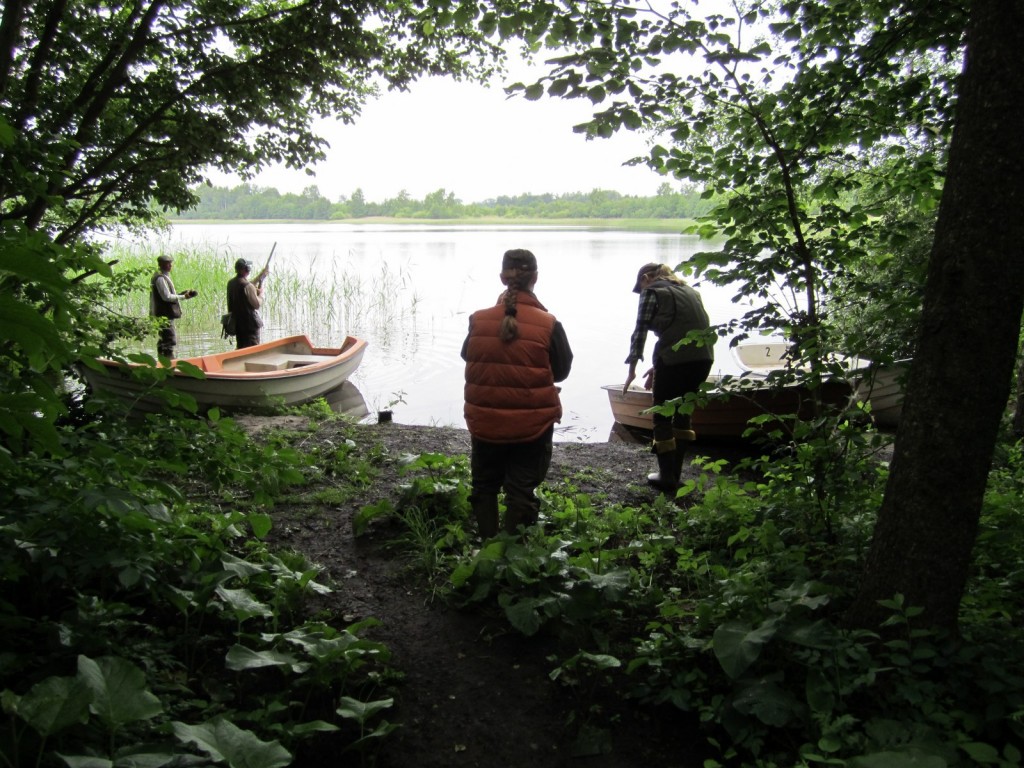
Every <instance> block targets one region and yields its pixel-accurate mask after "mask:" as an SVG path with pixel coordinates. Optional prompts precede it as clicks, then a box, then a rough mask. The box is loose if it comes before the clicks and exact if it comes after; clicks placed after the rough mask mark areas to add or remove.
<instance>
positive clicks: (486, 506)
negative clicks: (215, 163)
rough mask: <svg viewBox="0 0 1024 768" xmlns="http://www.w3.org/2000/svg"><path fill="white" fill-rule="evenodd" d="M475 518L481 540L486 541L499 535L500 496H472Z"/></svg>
mask: <svg viewBox="0 0 1024 768" xmlns="http://www.w3.org/2000/svg"><path fill="white" fill-rule="evenodd" d="M469 503H470V506H471V507H472V508H473V517H475V518H476V530H477V533H479V534H480V540H481V541H486V540H487V539H492V538H494V537H495V536H497V535H498V496H497V494H493V495H491V494H487V495H481V496H470V499H469Z"/></svg>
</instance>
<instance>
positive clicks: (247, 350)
mask: <svg viewBox="0 0 1024 768" xmlns="http://www.w3.org/2000/svg"><path fill="white" fill-rule="evenodd" d="M350 341H351V342H352V343H351V344H350V343H349V342H350ZM293 343H300V344H305V345H306V346H308V347H309V350H310V351H309V354H312V355H330V359H328V360H323V361H320V362H316V363H310V364H308V365H300V366H296V367H294V368H285V369H281V370H275V371H225V370H213V371H209V370H206V369H205V368H204V367H203V365H202V364H201V362H200V363H197V362H196V361H202V360H209V359H216V360H218V361H220V362H223V361H224V360H239V359H245V358H248V357H251V358H254V359H258V358H259V356H260V355H261V354H264V353H268V352H273V351H274V349H275V348H276V347H282V346H285V345H286V344H293ZM366 346H367V342H366V340H365V339H360V338H358V337H356V336H346V337H345V343H344V344H343V345H342V346H341V347H316V346H314V345H313V342H312V341H310V339H309V337H308V336H306V335H305V334H299V335H295V336H285V337H283V338H280V339H274V340H273V341H268V342H265V343H263V344H258V345H256V347H243V348H242V349H232V350H227V351H225V352H214V353H212V354H209V355H196V356H194V357H181V358H175V359H174V360H172V365H176V364H177V363H180V362H185V363H188V364H189V365H192V366H194V367H196V368H198V369H199V370H200V371H202V372H203V374H204V375H203V378H205V379H207V380H213V381H266V380H270V379H286V378H292V377H296V376H309V375H311V374H315V373H320V372H323V371H330V370H332V369H334V368H336V367H338V366H339V365H344V364H346V363H349V362H351V361H352V359H353V358H354V357H356V356H357V355H361V354H362V353H363V352H364V351H365V349H366ZM98 362H100V363H102V365H103V366H104V368H106V369H107V370H108V371H125V372H127V371H129V370H131V369H134V368H142V367H145V364H144V363H123V362H119V361H117V360H111V359H109V358H98ZM157 367H160V368H162V367H164V366H163V365H162V364H159V363H158V364H157ZM173 373H174V376H175V377H176V378H180V379H193V380H196V381H202V378H200V377H198V376H193V375H191V374H190V373H187V372H185V371H182V370H181V369H179V368H177V367H175V368H174V370H173Z"/></svg>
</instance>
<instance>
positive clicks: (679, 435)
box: [673, 429, 697, 488]
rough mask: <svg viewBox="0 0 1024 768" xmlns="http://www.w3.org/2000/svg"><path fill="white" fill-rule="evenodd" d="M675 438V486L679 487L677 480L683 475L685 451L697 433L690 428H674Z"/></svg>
mask: <svg viewBox="0 0 1024 768" xmlns="http://www.w3.org/2000/svg"><path fill="white" fill-rule="evenodd" d="M673 432H674V434H675V438H676V467H675V469H676V474H675V480H676V487H677V488H678V487H679V481H680V480H682V477H683V467H684V466H686V461H685V459H686V451H687V449H688V448H690V446H691V444H692V443H693V441H694V440H696V439H697V433H696V432H694V431H693V430H692V429H676V430H673Z"/></svg>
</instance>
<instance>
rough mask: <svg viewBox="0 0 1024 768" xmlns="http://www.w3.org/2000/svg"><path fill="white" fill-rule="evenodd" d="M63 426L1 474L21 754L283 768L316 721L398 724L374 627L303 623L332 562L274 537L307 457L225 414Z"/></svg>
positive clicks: (8, 646) (383, 727)
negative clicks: (277, 512) (279, 505)
mask: <svg viewBox="0 0 1024 768" xmlns="http://www.w3.org/2000/svg"><path fill="white" fill-rule="evenodd" d="M60 439H61V441H62V446H63V448H64V451H63V455H62V456H60V457H50V458H42V457H39V458H35V459H34V460H32V461H22V462H19V464H18V465H17V466H16V467H8V468H6V469H5V471H4V478H3V479H4V482H3V483H2V487H3V489H4V490H3V492H2V493H3V505H2V508H3V512H2V514H0V521H2V524H0V550H2V551H3V553H4V556H3V558H2V562H3V563H4V565H3V567H2V569H0V582H2V585H3V590H2V592H3V594H4V595H5V597H4V599H3V600H2V601H0V625H2V626H4V628H5V629H4V638H5V643H4V651H3V653H2V654H0V691H2V693H0V703H2V706H3V720H4V721H6V722H5V726H4V727H3V728H0V754H3V755H4V756H5V760H6V762H5V763H4V764H5V765H6V766H11V767H17V766H28V765H39V764H57V763H58V761H63V762H64V763H65V764H67V765H72V766H84V765H96V766H100V765H109V766H117V765H125V766H127V765H137V764H139V763H140V762H144V763H146V764H165V763H168V762H172V761H175V760H189V759H198V758H196V757H195V756H196V755H199V754H201V755H203V756H204V757H203V760H204V761H207V762H216V763H226V764H229V765H242V764H245V765H251V766H281V765H287V764H288V763H290V762H291V760H292V754H293V753H294V751H295V750H296V749H300V748H301V747H302V743H303V741H304V740H306V739H309V738H311V737H313V736H316V735H318V734H334V735H335V737H337V738H339V740H340V743H341V744H342V745H343V747H347V748H350V749H363V748H365V747H367V746H369V745H370V744H371V743H372V741H373V740H374V739H375V738H378V737H380V736H383V735H386V734H387V733H388V732H390V730H391V729H392V728H393V726H391V725H390V724H388V723H387V722H386V720H383V718H382V716H381V713H382V712H383V710H385V709H386V708H387V707H388V706H390V702H391V699H390V697H389V696H387V695H381V694H382V693H385V694H386V687H387V686H386V684H387V680H388V675H389V672H388V659H389V653H388V651H387V648H386V647H384V646H383V645H381V644H380V643H376V642H371V641H368V640H366V639H364V638H362V637H361V634H362V633H363V632H364V631H365V630H366V629H367V628H368V627H369V626H371V625H372V623H369V622H364V623H361V624H356V625H353V626H351V627H348V628H345V629H339V628H337V627H334V626H330V625H327V624H323V623H317V622H311V621H308V620H305V619H304V618H303V613H304V611H303V604H304V600H305V598H306V596H307V595H310V594H313V593H317V592H324V591H328V587H327V586H326V585H324V584H322V583H321V582H320V581H319V568H317V567H315V566H314V565H312V564H310V563H309V562H307V561H306V560H305V559H304V558H303V557H301V556H299V555H295V554H289V553H281V554H275V553H274V552H272V551H271V550H270V549H269V547H268V546H267V544H266V542H265V540H264V537H265V536H266V535H267V533H268V532H269V530H270V527H271V518H270V516H269V514H268V510H269V506H270V505H271V504H272V502H273V500H274V499H275V498H276V497H278V496H279V495H280V494H281V493H282V492H284V491H286V490H287V489H289V488H292V487H294V486H296V485H297V484H300V483H302V482H304V478H305V477H306V474H307V472H309V471H310V466H309V463H308V462H309V460H308V458H307V457H305V456H303V455H301V454H299V453H298V452H296V451H294V450H286V449H285V448H284V446H282V445H277V446H275V445H273V444H272V443H271V444H257V443H254V442H253V441H251V440H249V439H248V438H246V436H245V435H243V434H242V432H241V431H240V430H239V429H238V428H237V426H235V425H234V423H233V422H232V421H231V420H228V419H223V420H222V419H218V418H216V414H213V418H210V419H208V420H197V419H194V418H176V417H174V416H171V415H167V414H164V415H162V416H161V417H160V421H159V423H157V424H154V425H151V428H147V426H146V425H144V424H142V425H139V424H135V425H131V426H127V425H125V424H124V423H123V421H122V420H119V419H105V420H104V419H100V420H97V421H94V422H93V423H92V424H90V425H89V426H83V427H79V428H78V429H76V430H75V431H62V432H61V433H60ZM253 467H258V468H259V471H258V472H253V471H252V468H253ZM183 483H189V484H190V487H189V489H188V490H189V492H190V493H191V494H192V497H193V498H202V499H204V501H203V502H201V503H199V502H194V501H189V500H188V497H187V495H186V493H185V492H184V491H183V490H182V484H183ZM188 756H193V757H191V758H190V757H188Z"/></svg>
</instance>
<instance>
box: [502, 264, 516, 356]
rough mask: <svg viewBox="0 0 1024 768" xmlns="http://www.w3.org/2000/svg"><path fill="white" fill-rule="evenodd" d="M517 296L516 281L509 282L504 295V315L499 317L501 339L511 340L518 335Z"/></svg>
mask: <svg viewBox="0 0 1024 768" xmlns="http://www.w3.org/2000/svg"><path fill="white" fill-rule="evenodd" d="M517 277H518V275H517ZM518 296H519V286H518V284H517V283H516V282H509V284H508V288H507V289H506V291H505V296H504V298H505V317H503V318H502V319H501V334H500V336H501V340H502V341H513V340H515V339H516V338H518V337H519V323H517V322H516V299H517V298H518Z"/></svg>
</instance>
